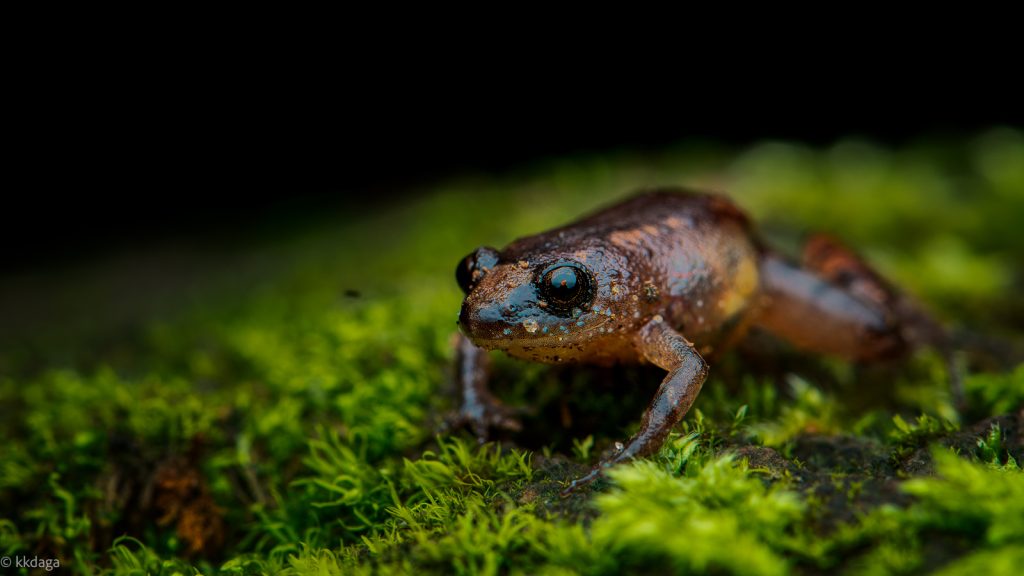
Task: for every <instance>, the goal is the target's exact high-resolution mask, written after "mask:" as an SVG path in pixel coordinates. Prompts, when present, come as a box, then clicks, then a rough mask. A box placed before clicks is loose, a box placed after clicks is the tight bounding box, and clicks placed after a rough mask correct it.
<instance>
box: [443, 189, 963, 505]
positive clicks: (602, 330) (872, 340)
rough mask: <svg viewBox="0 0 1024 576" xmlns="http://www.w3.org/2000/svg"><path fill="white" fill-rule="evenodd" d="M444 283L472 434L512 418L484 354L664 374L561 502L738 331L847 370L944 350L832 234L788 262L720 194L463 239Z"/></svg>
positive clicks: (936, 331) (933, 329) (645, 426)
mask: <svg viewBox="0 0 1024 576" xmlns="http://www.w3.org/2000/svg"><path fill="white" fill-rule="evenodd" d="M455 277H456V281H457V283H458V285H459V286H460V287H461V289H462V291H463V293H464V299H463V301H462V306H461V309H460V311H459V316H458V326H459V333H458V335H457V337H456V338H457V340H456V343H455V364H456V370H455V380H456V384H457V388H458V390H459V393H460V396H461V404H460V408H459V410H458V412H457V413H456V414H455V417H454V418H453V420H452V423H454V424H456V425H465V426H468V427H470V428H471V429H472V432H473V433H474V434H475V435H476V437H477V439H478V440H479V441H481V442H484V441H486V440H487V439H488V435H489V431H490V430H491V429H496V428H503V429H506V430H511V431H518V430H520V429H521V426H522V425H521V422H520V420H519V418H518V417H517V416H518V413H517V411H516V410H515V409H512V408H510V407H508V406H506V405H505V404H503V403H502V402H501V401H500V400H499V399H498V398H497V397H496V396H495V395H494V394H493V393H492V392H491V391H490V389H489V387H488V384H487V381H488V375H489V371H490V355H489V351H494V350H499V351H502V352H504V353H506V354H507V355H509V356H511V357H513V358H517V359H521V360H526V361H530V362H541V363H546V364H591V365H598V366H609V365H612V364H617V363H629V364H645V363H650V364H654V365H656V366H657V367H659V368H660V369H662V370H665V372H666V375H665V376H664V379H663V380H662V382H661V384H660V386H659V387H658V389H657V391H656V392H655V394H654V397H653V399H651V401H650V403H649V404H648V406H647V408H646V410H645V411H644V412H643V414H642V415H641V418H640V425H639V429H638V430H637V431H636V433H635V434H634V435H633V436H632V437H631V438H629V439H628V440H627V441H626V442H624V443H623V442H617V443H616V444H615V447H616V449H615V450H614V451H613V453H612V454H611V455H609V456H605V457H604V458H602V459H601V460H600V461H599V462H598V463H597V464H596V465H595V466H594V467H593V468H592V469H591V470H590V471H589V472H588V473H587V474H585V475H583V476H581V477H579V478H576V479H575V480H573V481H572V482H571V483H569V485H568V486H567V487H566V488H565V490H564V492H563V495H567V494H569V493H571V492H573V491H574V490H576V489H578V488H579V487H581V486H584V485H587V484H590V483H591V482H593V481H594V480H595V479H597V478H599V477H600V476H601V475H602V474H603V473H604V471H606V470H608V469H609V468H610V467H612V466H615V465H617V464H619V463H622V462H625V461H628V460H632V459H635V458H642V457H646V456H650V455H651V454H653V453H655V452H656V451H657V450H658V449H659V448H660V447H661V446H662V444H663V443H664V442H665V440H666V438H667V437H668V435H669V433H670V432H671V431H672V429H673V428H674V427H675V426H676V425H677V424H679V422H680V421H681V420H682V419H683V418H684V416H685V415H686V414H687V412H688V411H689V410H690V408H691V406H692V405H693V403H694V401H695V399H696V398H697V396H698V394H699V393H700V390H701V387H702V385H703V384H704V381H705V380H706V378H707V375H708V372H709V367H710V365H711V364H712V363H713V362H715V360H716V359H718V358H720V357H721V356H722V354H723V353H724V352H726V351H727V350H729V349H730V348H732V347H734V346H735V345H736V344H737V343H739V342H741V341H742V340H743V339H744V338H745V337H746V336H747V334H748V333H750V331H751V330H754V329H757V330H760V331H763V332H767V333H769V334H771V335H773V336H775V337H777V338H780V339H782V340H784V341H787V342H789V343H790V344H791V345H793V346H794V347H795V348H797V349H800V350H804V351H807V352H810V353H817V354H824V355H830V356H835V357H839V358H843V359H846V360H849V361H853V362H858V363H860V362H873V361H882V360H888V359H893V358H899V357H903V356H906V355H908V354H909V353H910V352H912V351H913V350H915V349H917V348H920V347H922V346H932V347H934V348H936V349H938V350H939V351H940V352H942V353H943V355H944V357H947V358H949V359H952V358H953V354H952V350H951V344H950V339H949V337H948V333H947V331H946V329H945V328H944V327H943V325H942V324H941V323H940V322H938V321H937V320H936V319H934V317H933V316H932V315H931V314H929V313H928V312H927V311H926V310H925V309H924V308H923V307H922V306H920V305H919V304H918V303H917V302H916V301H915V300H914V299H912V298H911V297H909V296H907V295H906V294H905V293H904V292H903V291H901V290H899V289H897V288H896V287H895V285H894V284H893V283H891V282H890V281H888V280H887V279H886V278H884V277H883V276H882V275H881V274H879V273H878V272H877V271H876V270H875V269H874V268H873V267H872V266H870V265H869V264H868V263H867V261H866V260H865V259H864V258H862V257H861V256H860V255H859V254H857V253H856V252H855V251H853V250H852V249H850V248H849V247H847V246H846V245H845V244H843V243H842V242H841V241H840V240H838V239H836V238H835V237H833V236H832V235H828V234H814V235H811V236H810V237H809V238H808V239H807V240H806V242H805V244H804V247H803V250H802V255H801V257H800V258H799V259H791V258H788V257H786V256H785V255H784V254H782V253H780V252H779V251H777V250H775V249H773V248H772V247H770V246H769V245H768V244H767V243H766V242H765V241H764V240H763V239H762V236H761V234H760V233H759V232H758V230H757V229H756V227H755V226H754V224H753V221H752V220H751V218H749V217H748V216H747V215H746V213H745V212H743V211H742V210H741V209H740V208H739V207H738V206H737V205H736V204H735V203H733V202H732V201H731V200H730V199H729V198H728V197H727V196H726V195H724V194H721V193H709V192H702V191H697V190H692V189H687V188H657V189H649V190H642V191H639V192H638V193H635V194H633V195H631V196H629V197H627V198H626V199H625V200H622V201H620V202H619V203H617V204H614V205H612V206H609V207H606V208H604V209H601V210H598V211H597V212H595V213H592V214H590V215H587V216H584V217H582V218H580V219H579V220H577V221H575V222H572V223H570V224H567V225H565V226H561V227H558V228H555V229H552V230H549V231H546V232H542V233H539V234H534V235H532V236H526V237H523V238H520V239H517V240H515V241H513V242H512V243H511V244H509V245H508V246H506V247H505V248H504V249H502V250H497V249H495V248H492V247H487V246H484V247H480V248H477V249H476V250H474V251H473V252H471V253H470V254H469V255H467V256H465V257H464V258H463V259H462V260H461V261H460V262H459V263H458V265H457V267H456V271H455ZM950 363H952V360H950ZM950 365H952V364H950ZM950 372H951V385H952V387H953V395H954V396H955V397H957V398H958V399H959V398H962V392H961V385H960V383H959V379H958V378H956V377H955V376H952V375H954V374H956V370H955V369H953V368H951V369H950Z"/></svg>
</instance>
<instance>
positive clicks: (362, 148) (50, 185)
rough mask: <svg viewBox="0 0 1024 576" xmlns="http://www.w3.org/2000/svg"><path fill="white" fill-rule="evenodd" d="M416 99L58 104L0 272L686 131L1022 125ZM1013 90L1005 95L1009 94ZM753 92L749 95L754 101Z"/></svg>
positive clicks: (901, 103) (29, 137) (936, 131)
mask: <svg viewBox="0 0 1024 576" xmlns="http://www.w3.org/2000/svg"><path fill="white" fill-rule="evenodd" d="M722 96H723V95H720V94H717V93H714V92H710V91H709V92H695V93H694V94H693V95H692V97H689V96H687V97H683V96H680V95H676V94H672V95H671V97H665V95H664V94H662V97H660V98H656V99H655V98H648V97H647V94H646V93H645V92H643V91H638V93H635V94H632V95H631V96H630V97H627V98H622V99H616V98H608V99H605V100H602V101H594V100H591V99H588V98H587V97H586V96H585V95H571V96H555V95H544V94H540V95H537V94H534V95H532V96H531V97H530V98H526V99H517V98H505V99H501V100H498V99H494V100H491V99H488V98H484V97H480V96H479V95H476V96H471V97H466V96H464V97H462V98H448V97H434V98H429V97H424V95H423V94H422V93H420V94H403V93H401V92H392V93H390V94H389V95H386V96H383V97H378V95H376V94H373V95H367V96H357V97H355V98H351V99H348V100H339V101H333V102H330V103H327V102H325V101H323V100H319V101H317V102H316V104H312V103H306V102H304V101H303V99H302V98H296V97H294V96H293V97H288V98H283V99H281V100H275V99H274V98H263V99H261V100H259V101H257V102H255V103H254V102H252V101H243V100H235V99H233V98H232V97H225V98H215V97H211V98H208V99H204V98H198V99H195V98H193V99H190V100H189V101H187V102H185V101H182V100H179V99H176V98H174V97H165V98H159V99H155V100H152V101H147V100H145V99H143V101H142V103H141V104H140V103H139V102H114V103H111V102H96V101H90V100H85V101H80V102H79V101H76V102H71V105H70V106H68V105H67V104H68V102H67V101H66V100H62V99H56V100H54V101H52V102H49V103H48V104H44V105H43V106H41V110H43V111H44V112H51V113H48V114H40V115H38V120H39V121H38V123H37V124H35V125H32V123H31V120H33V118H30V119H29V120H30V125H29V129H28V130H26V131H25V132H23V133H22V134H21V135H19V137H18V139H17V142H16V144H17V145H16V146H15V148H16V150H17V151H16V152H15V154H14V155H13V156H12V157H11V159H12V160H13V161H14V164H15V170H16V172H15V173H16V174H17V176H16V177H15V178H14V179H13V180H12V181H9V184H10V186H9V188H8V192H7V194H6V196H7V198H6V199H5V200H4V204H5V208H4V209H3V218H2V219H3V229H2V236H0V243H2V244H0V245H2V247H3V250H2V252H0V253H2V254H3V256H4V259H5V266H4V267H3V271H4V273H12V272H14V273H16V272H18V271H21V270H26V269H36V268H45V267H48V266H51V265H53V264H59V263H62V262H67V261H76V260H80V259H83V258H87V257H90V256H94V255H97V254H103V253H106V252H110V251H114V250H117V249H118V248H121V247H126V246H132V247H135V246H139V245H145V244H146V243H148V242H154V241H162V240H165V239H175V238H188V239H189V240H190V241H198V242H202V241H205V239H208V238H223V237H225V236H230V235H232V234H235V233H237V232H239V231H242V230H245V229H248V228H251V227H253V226H260V225H263V224H266V223H267V222H274V221H275V220H280V219H282V218H285V217H287V218H291V219H293V220H294V219H295V218H296V217H297V218H298V219H300V220H301V218H302V217H304V215H308V214H319V213H325V212H345V211H352V210H365V209H372V208H373V206H374V205H377V204H382V203H389V202H401V201H402V199H403V198H404V197H406V195H408V194H414V193H416V191H417V190H422V189H424V188H425V187H426V186H429V185H430V184H431V183H432V182H436V181H438V180H439V179H443V178H445V177H449V176H452V175H457V174H463V173H481V172H483V173H491V174H501V173H504V172H507V171H514V170H516V169H517V168H519V167H522V166H527V165H530V164H531V163H534V162H536V161H538V160H543V159H546V158H551V157H561V156H572V155H581V154H583V155H585V154H592V153H601V152H608V151H622V150H633V151H644V150H655V149H659V148H662V147H665V146H667V145H673V144H677V143H683V142H687V141H705V142H713V143H716V144H719V145H725V146H732V147H742V146H744V145H747V144H750V143H753V142H756V141H760V140H764V139H783V140H791V141H799V142H804V143H807V144H811V145H828V144H830V143H832V142H834V141H836V140H837V139H839V138H843V137H849V136H858V137H862V138H866V139H869V140H871V141H875V142H878V143H881V144H887V145H896V146H898V145H900V144H903V143H908V142H911V141H917V140H921V139H928V138H938V139H955V138H961V137H964V136H970V135H973V134H976V133H977V132H978V131H980V130H984V129H986V128H988V127H991V126H994V125H1017V126H1019V125H1020V122H1019V119H1020V118H1019V115H1018V112H1017V110H1018V106H1017V105H1016V103H1014V102H1013V101H1012V98H1006V99H1004V100H1001V101H1000V100H998V99H991V100H988V99H986V100H985V101H983V102H972V103H970V104H968V103H965V102H950V101H949V100H941V101H940V100H937V99H935V98H933V97H932V96H931V95H930V94H927V93H923V94H916V95H914V94H903V95H894V94H888V93H885V92H884V91H883V92H879V93H873V94H868V95H866V96H864V97H861V98H852V99H846V100H844V101H838V100H835V99H833V98H832V96H831V93H829V92H824V93H815V94H807V95H804V96H803V97H802V98H800V99H791V98H788V97H787V98H783V97H778V98H775V99H773V98H770V97H764V96H763V95H762V96H761V97H759V98H757V99H756V100H755V99H750V98H746V97H745V96H744V95H743V94H733V95H732V97H729V98H726V97H722ZM1007 96H1012V95H1007ZM754 101H756V102H757V104H756V105H754V104H752V102H754Z"/></svg>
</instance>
